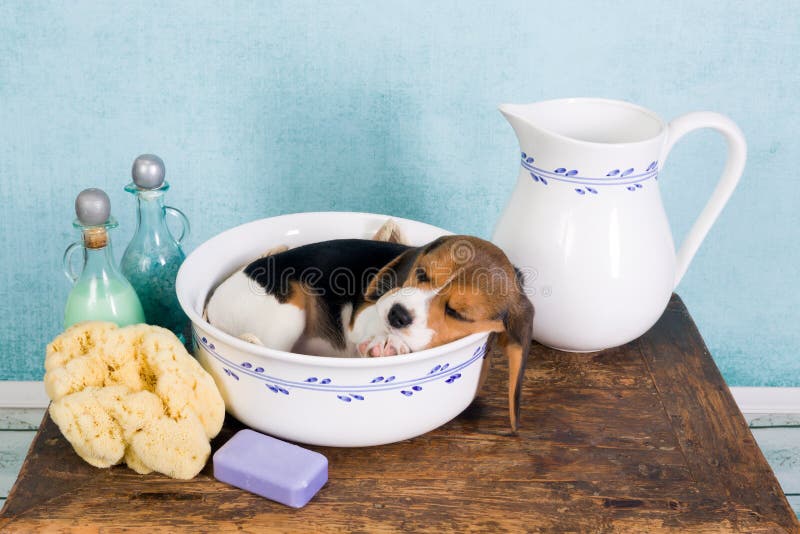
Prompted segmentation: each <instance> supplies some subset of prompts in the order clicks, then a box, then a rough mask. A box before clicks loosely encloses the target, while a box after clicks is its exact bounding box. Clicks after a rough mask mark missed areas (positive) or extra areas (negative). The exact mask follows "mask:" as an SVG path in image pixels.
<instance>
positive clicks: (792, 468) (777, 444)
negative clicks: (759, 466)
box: [751, 427, 800, 494]
mask: <svg viewBox="0 0 800 534" xmlns="http://www.w3.org/2000/svg"><path fill="white" fill-rule="evenodd" d="M751 431H752V432H753V436H754V437H755V438H756V443H758V445H759V448H760V449H761V452H762V453H764V457H766V459H767V462H768V463H769V465H770V467H772V471H773V472H774V473H775V477H776V478H777V479H778V482H780V484H781V488H783V491H784V492H786V493H794V494H800V428H784V427H775V428H754V429H751Z"/></svg>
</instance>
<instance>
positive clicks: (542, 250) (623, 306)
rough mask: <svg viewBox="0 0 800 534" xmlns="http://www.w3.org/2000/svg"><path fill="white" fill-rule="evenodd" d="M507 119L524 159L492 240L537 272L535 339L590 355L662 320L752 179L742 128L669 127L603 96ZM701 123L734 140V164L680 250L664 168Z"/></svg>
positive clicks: (681, 121)
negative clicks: (731, 202) (746, 176)
mask: <svg viewBox="0 0 800 534" xmlns="http://www.w3.org/2000/svg"><path fill="white" fill-rule="evenodd" d="M500 112H501V113H502V114H503V115H504V116H505V117H506V119H508V121H509V122H510V123H511V126H512V127H513V128H514V131H515V132H516V134H517V138H518V139H519V144H520V149H521V153H522V156H521V161H520V165H521V168H520V173H519V178H518V180H517V185H516V187H515V189H514V192H513V194H512V195H511V199H510V201H509V203H508V205H507V207H506V209H505V211H504V212H503V214H502V215H501V217H500V220H499V221H498V223H497V227H496V228H495V232H494V237H493V241H494V242H495V243H496V244H497V245H498V246H500V247H501V248H502V249H503V250H504V251H505V252H506V253H507V255H508V256H509V258H510V259H511V261H512V262H514V264H515V265H517V266H518V267H519V268H520V269H521V270H522V271H523V272H524V273H525V275H526V290H527V292H528V295H529V296H530V297H531V300H532V301H533V304H534V307H535V309H536V314H535V317H534V322H533V337H534V339H536V340H537V341H539V342H540V343H543V344H545V345H548V346H551V347H554V348H557V349H561V350H567V351H575V352H579V351H581V352H582V351H594V350H600V349H605V348H609V347H615V346H617V345H621V344H623V343H626V342H628V341H631V340H633V339H635V338H637V337H639V336H640V335H641V334H643V333H644V332H646V331H647V330H648V329H649V328H650V327H651V326H652V325H653V324H654V323H655V322H656V321H657V320H658V318H659V317H660V316H661V314H662V313H663V311H664V309H665V308H666V305H667V303H668V301H669V298H670V295H671V294H672V291H673V289H674V288H675V286H677V285H678V283H679V282H680V280H681V278H682V277H683V274H684V273H685V272H686V268H687V267H688V265H689V262H690V261H691V260H692V257H693V256H694V254H695V252H696V251H697V248H698V247H699V246H700V243H701V242H702V241H703V238H704V237H705V236H706V234H707V233H708V230H709V229H710V228H711V225H712V224H713V223H714V221H715V220H716V218H717V216H718V215H719V214H720V212H721V211H722V208H723V207H724V206H725V203H726V202H727V201H728V198H729V197H730V195H731V193H732V192H733V190H734V188H735V187H736V184H737V182H738V181H739V178H740V176H741V175H742V171H743V169H744V164H745V159H746V144H745V140H744V137H743V135H742V133H741V131H740V130H739V128H738V127H737V126H736V124H734V123H733V122H732V121H731V120H730V119H728V118H727V117H725V116H723V115H719V114H717V113H710V112H695V113H688V114H686V115H683V116H680V117H678V118H677V119H675V120H673V121H672V122H670V123H669V124H665V123H664V121H662V120H661V119H660V118H659V117H658V116H657V115H656V114H655V113H653V112H651V111H649V110H647V109H644V108H642V107H639V106H636V105H633V104H630V103H628V102H622V101H615V100H604V99H595V98H570V99H563V100H551V101H546V102H537V103H534V104H526V105H513V104H505V105H502V106H500ZM699 128H712V129H714V130H717V131H718V132H720V133H721V134H722V135H723V136H724V137H725V139H726V141H727V143H728V158H727V162H726V164H725V169H724V171H723V173H722V178H721V179H720V181H719V184H718V185H717V187H716V189H715V190H714V192H713V194H712V195H711V199H710V200H709V201H708V204H706V206H705V208H704V209H703V211H702V212H701V214H700V217H699V218H698V220H697V221H696V222H695V224H694V226H693V227H692V229H691V230H690V232H689V234H688V235H687V237H686V239H685V240H684V242H683V245H682V246H681V247H680V249H679V251H678V253H677V255H676V254H675V248H674V245H673V241H672V234H671V232H670V228H669V222H668V221H667V217H666V214H665V213H664V207H663V205H662V203H661V195H660V193H659V189H658V173H659V171H660V170H661V168H662V166H663V164H664V160H665V159H666V157H667V155H668V154H669V151H670V149H671V148H672V147H673V145H674V144H675V143H676V142H677V141H678V140H679V139H680V138H681V137H683V136H684V135H686V134H687V133H688V132H690V131H693V130H696V129H699Z"/></svg>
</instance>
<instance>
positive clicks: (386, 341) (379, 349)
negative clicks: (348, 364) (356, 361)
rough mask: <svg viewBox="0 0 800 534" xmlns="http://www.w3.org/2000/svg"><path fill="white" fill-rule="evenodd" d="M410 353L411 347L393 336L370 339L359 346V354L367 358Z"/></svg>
mask: <svg viewBox="0 0 800 534" xmlns="http://www.w3.org/2000/svg"><path fill="white" fill-rule="evenodd" d="M409 352H411V349H410V348H409V346H408V345H406V344H405V343H403V341H402V340H401V339H400V338H399V337H397V336H395V335H392V334H387V335H381V336H374V337H370V338H367V339H365V340H364V341H362V342H361V343H359V344H358V354H359V355H360V356H366V357H377V356H397V355H398V354H408V353H409Z"/></svg>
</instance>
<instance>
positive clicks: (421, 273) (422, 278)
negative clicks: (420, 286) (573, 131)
mask: <svg viewBox="0 0 800 534" xmlns="http://www.w3.org/2000/svg"><path fill="white" fill-rule="evenodd" d="M416 276H417V282H420V283H425V282H430V281H431V279H430V278H429V277H428V273H426V272H425V269H423V268H422V267H417V271H416Z"/></svg>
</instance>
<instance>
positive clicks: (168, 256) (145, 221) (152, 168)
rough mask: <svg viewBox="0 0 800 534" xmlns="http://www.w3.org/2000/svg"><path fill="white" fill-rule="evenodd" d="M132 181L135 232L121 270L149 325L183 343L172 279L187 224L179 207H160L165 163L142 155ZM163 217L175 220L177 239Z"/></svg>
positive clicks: (129, 189) (180, 313) (181, 257)
mask: <svg viewBox="0 0 800 534" xmlns="http://www.w3.org/2000/svg"><path fill="white" fill-rule="evenodd" d="M131 174H132V175H133V182H131V183H129V184H128V185H127V186H125V191H127V192H129V193H131V194H132V195H134V196H136V202H137V212H136V233H135V234H134V235H133V238H132V239H131V242H130V243H128V247H127V248H126V249H125V253H124V254H123V255H122V261H121V262H120V267H121V269H122V272H123V274H124V275H125V277H126V278H127V279H128V280H129V281H130V283H131V285H133V287H134V289H135V290H136V293H137V295H139V300H141V302H142V307H143V308H144V315H145V318H146V319H147V322H148V324H154V325H158V326H162V327H164V328H168V329H169V330H172V332H173V333H174V334H175V335H176V336H178V337H179V338H180V339H181V340H184V341H185V338H184V332H185V329H186V327H187V324H188V318H187V317H186V314H184V313H183V310H182V309H181V307H180V304H179V303H178V297H177V295H176V293H175V279H176V277H177V275H178V269H179V268H180V266H181V264H182V263H183V260H184V259H185V258H186V255H185V254H184V252H183V249H182V248H181V242H183V240H184V239H185V238H186V236H187V235H188V234H189V220H188V219H187V218H186V216H185V215H184V214H183V213H182V212H181V211H180V210H178V209H175V208H172V207H169V206H165V205H164V194H165V193H166V192H167V191H169V184H168V183H167V182H166V181H165V180H164V176H165V169H164V162H163V161H162V160H161V158H159V157H158V156H154V155H152V154H143V155H141V156H139V157H138V158H136V160H135V161H134V162H133V169H132V172H131ZM167 215H170V216H173V217H176V218H177V219H178V220H179V221H180V222H181V224H182V227H183V228H182V232H181V234H180V236H178V238H177V239H176V238H175V237H174V236H173V235H172V233H171V232H170V230H169V228H168V227H167Z"/></svg>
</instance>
